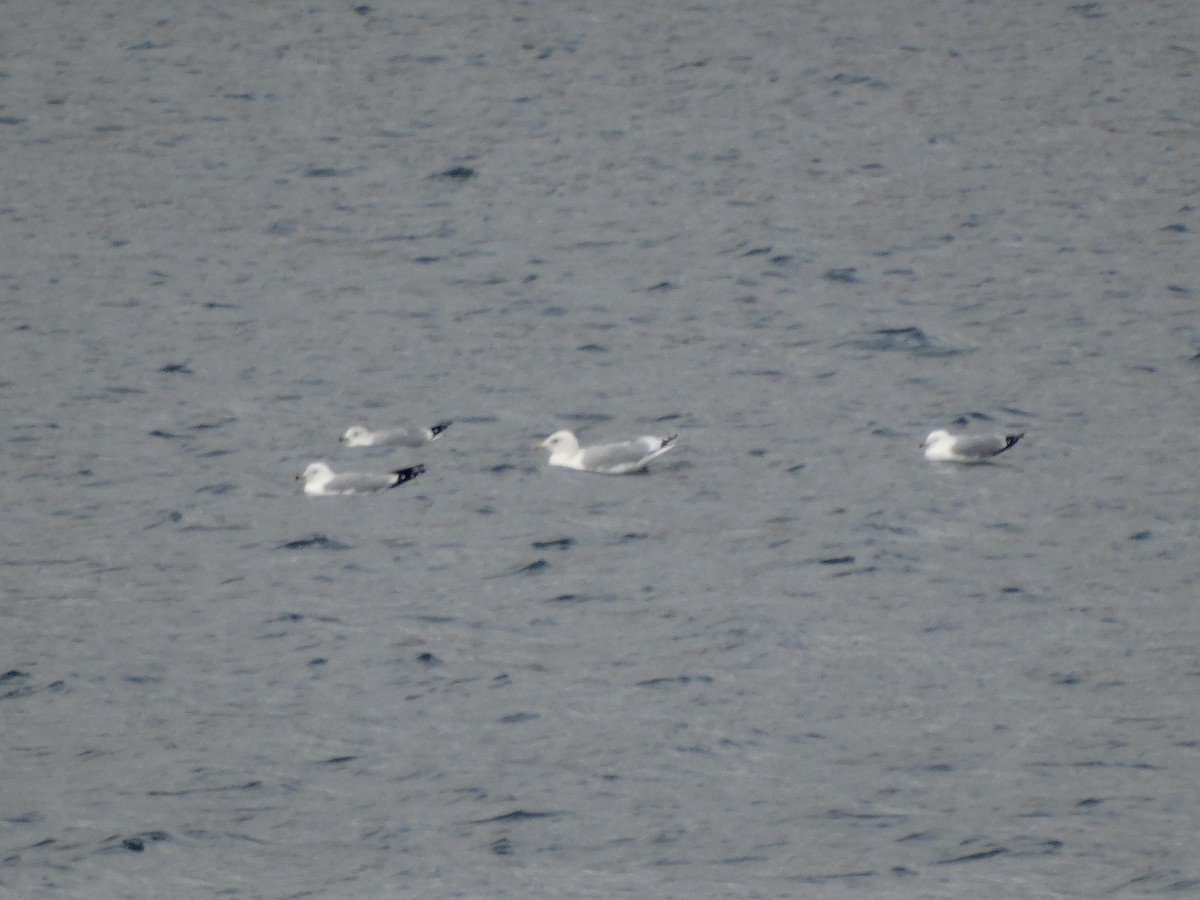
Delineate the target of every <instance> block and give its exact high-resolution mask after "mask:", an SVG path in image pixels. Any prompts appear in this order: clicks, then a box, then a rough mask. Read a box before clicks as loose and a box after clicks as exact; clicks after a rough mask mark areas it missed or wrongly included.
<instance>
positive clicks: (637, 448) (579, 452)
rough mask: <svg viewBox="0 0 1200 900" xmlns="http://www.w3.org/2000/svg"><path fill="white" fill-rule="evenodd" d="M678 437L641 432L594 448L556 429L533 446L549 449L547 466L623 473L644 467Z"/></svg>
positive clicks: (614, 473)
mask: <svg viewBox="0 0 1200 900" xmlns="http://www.w3.org/2000/svg"><path fill="white" fill-rule="evenodd" d="M677 437H679V435H677V434H673V435H671V436H670V437H665V438H661V437H655V436H654V435H644V436H643V437H639V438H634V439H633V440H632V441H622V442H621V443H619V444H599V445H598V446H595V447H580V446H579V439H578V438H576V437H575V435H574V434H572V433H571V432H569V431H556V432H554V434H552V435H550V437H548V438H546V439H545V440H544V441H538V442H537V443H536V444H534V445H533V449H535V450H549V451H550V465H552V466H563V467H565V468H567V469H578V470H579V471H581V472H599V473H600V474H601V475H624V474H625V473H626V472H635V471H637V470H638V469H641V468H643V467H645V465H646V463H648V462H650V460H652V459H654V458H655V457H656V456H661V455H662V454H664V453H666V452H667V451H668V450H670V449H671V448H672V447H674V446H675V444H674V443H673V441H674V440H675V438H677Z"/></svg>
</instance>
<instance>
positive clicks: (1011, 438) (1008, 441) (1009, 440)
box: [997, 431, 1025, 453]
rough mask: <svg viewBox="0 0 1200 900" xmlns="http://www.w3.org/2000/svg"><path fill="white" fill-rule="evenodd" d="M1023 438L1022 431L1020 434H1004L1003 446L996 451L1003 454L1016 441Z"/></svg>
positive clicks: (1023, 433)
mask: <svg viewBox="0 0 1200 900" xmlns="http://www.w3.org/2000/svg"><path fill="white" fill-rule="evenodd" d="M1023 437H1025V432H1023V431H1022V432H1021V433H1020V434H1006V435H1005V436H1004V446H1003V447H1002V448H1000V450H998V451H997V452H998V453H1003V452H1004V451H1005V450H1007V449H1008V448H1009V447H1011V446H1012V445H1013V444H1015V443H1016V442H1017V441H1019V440H1020V439H1021V438H1023Z"/></svg>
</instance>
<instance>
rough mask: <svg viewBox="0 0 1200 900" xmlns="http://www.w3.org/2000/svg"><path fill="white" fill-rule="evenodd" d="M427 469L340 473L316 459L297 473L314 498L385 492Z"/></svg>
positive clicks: (418, 466)
mask: <svg viewBox="0 0 1200 900" xmlns="http://www.w3.org/2000/svg"><path fill="white" fill-rule="evenodd" d="M424 471H425V467H424V466H422V465H416V466H409V467H408V468H406V469H396V470H395V471H393V472H343V473H342V474H341V475H338V474H336V473H335V472H334V471H333V469H331V468H329V466H327V465H326V464H325V463H323V462H315V463H310V464H309V466H308V468H307V469H305V470H304V471H303V472H301V473H300V474H299V475H297V476H296V480H297V481H301V480H303V481H304V493H306V494H308V495H309V496H310V497H332V496H334V495H336V494H374V493H376V492H377V491H385V490H387V489H388V488H394V487H398V486H400V485H402V484H405V483H406V482H409V481H412V480H413V479H414V478H416V477H417V476H418V475H420V474H422V473H423V472H424Z"/></svg>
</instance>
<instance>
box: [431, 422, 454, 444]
mask: <svg viewBox="0 0 1200 900" xmlns="http://www.w3.org/2000/svg"><path fill="white" fill-rule="evenodd" d="M453 424H454V423H453V422H438V423H437V424H436V425H430V426H429V433H430V435H429V439H430V440H431V441H432V440H433V439H434V438H435V437H437V436H438V435H439V434H441V433H442V432H443V431H445V430H446V429H447V428H449V427H450V426H451V425H453Z"/></svg>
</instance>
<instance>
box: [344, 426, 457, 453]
mask: <svg viewBox="0 0 1200 900" xmlns="http://www.w3.org/2000/svg"><path fill="white" fill-rule="evenodd" d="M451 424H452V423H450V422H438V423H437V424H436V425H430V426H429V427H428V428H426V427H425V426H423V425H401V426H399V427H397V428H381V429H380V430H379V431H371V430H370V429H368V428H364V427H363V426H362V425H351V426H350V427H349V428H347V429H346V433H345V434H343V435H342V436H341V437H340V438H338V440H339V441H341V442H342V443H343V444H345V445H346V446H347V447H382V446H384V445H388V446H400V447H420V446H421V445H422V444H425V443H428V442H429V441H432V440H434V439H436V438H438V437H440V436H441V433H442V432H443V431H445V430H446V429H447V428H449V427H450V425H451Z"/></svg>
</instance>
